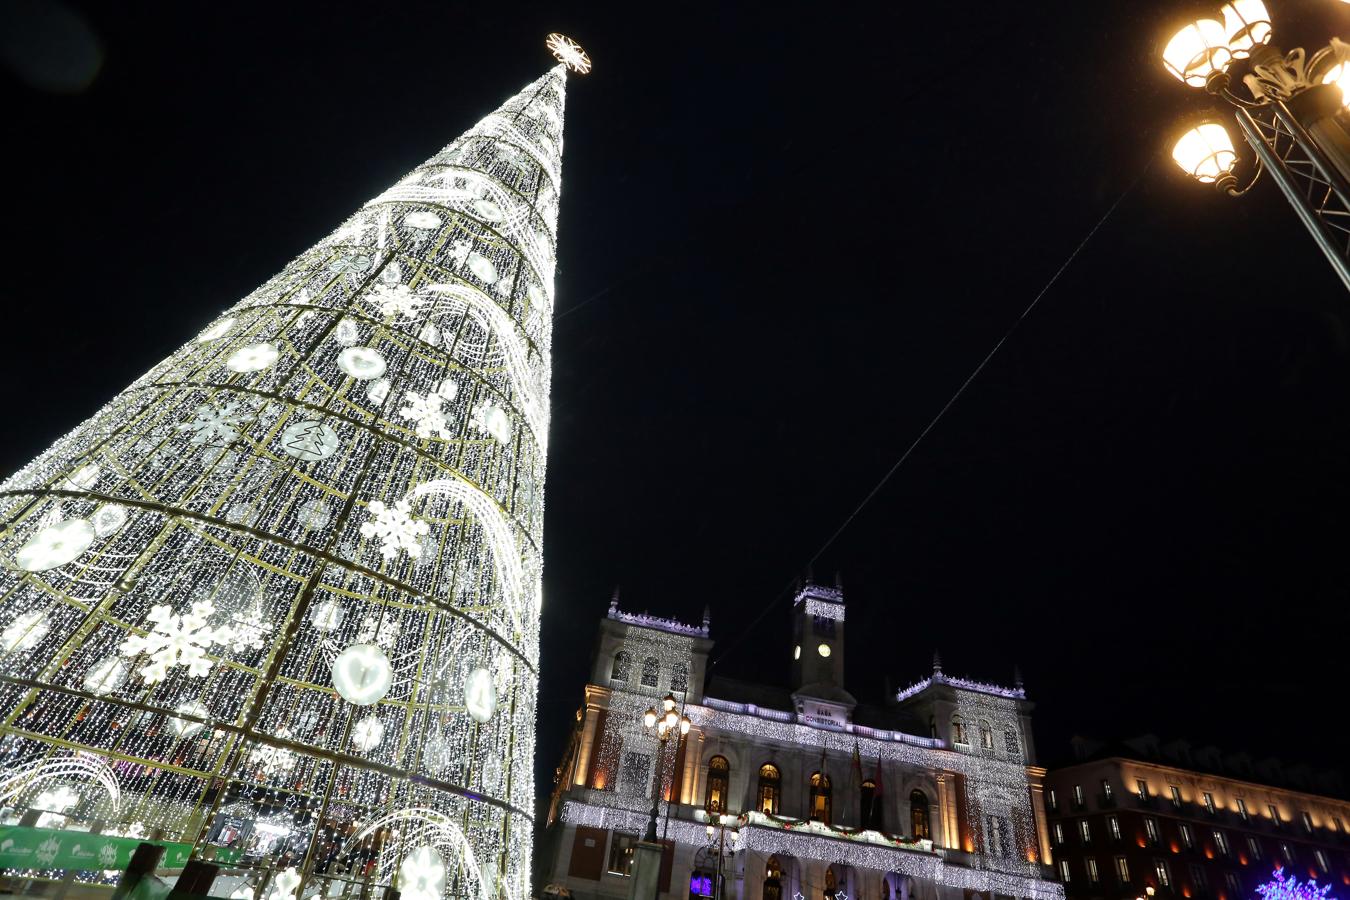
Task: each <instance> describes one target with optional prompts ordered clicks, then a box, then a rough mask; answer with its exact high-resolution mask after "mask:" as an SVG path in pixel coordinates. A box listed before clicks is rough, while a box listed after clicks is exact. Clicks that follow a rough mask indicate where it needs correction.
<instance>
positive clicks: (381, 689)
mask: <svg viewBox="0 0 1350 900" xmlns="http://www.w3.org/2000/svg"><path fill="white" fill-rule="evenodd" d="M393 683H394V669H393V667H392V666H390V665H389V657H387V656H385V655H384V651H383V650H381V649H380V648H379V647H377V646H376V645H375V644H353V645H352V646H350V647H348V648H347V649H346V650H343V651H342V652H341V653H339V654H338V656H337V659H335V660H333V687H334V689H336V690H337V692H338V694H339V695H340V696H341V697H342V699H343V700H346V701H347V702H348V703H350V704H351V705H352V706H370V705H371V704H372V703H378V702H380V700H381V699H382V698H383V697H384V695H385V694H387V693H389V688H390V686H391V685H392V684H393Z"/></svg>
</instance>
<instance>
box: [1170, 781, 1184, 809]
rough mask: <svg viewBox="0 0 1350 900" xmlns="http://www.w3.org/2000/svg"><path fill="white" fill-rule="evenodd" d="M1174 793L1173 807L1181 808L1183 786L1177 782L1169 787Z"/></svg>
mask: <svg viewBox="0 0 1350 900" xmlns="http://www.w3.org/2000/svg"><path fill="white" fill-rule="evenodd" d="M1167 790H1168V791H1170V792H1171V794H1172V808H1173V809H1181V788H1179V787H1177V786H1176V785H1175V784H1174V785H1172V786H1171V787H1169V788H1168V789H1167Z"/></svg>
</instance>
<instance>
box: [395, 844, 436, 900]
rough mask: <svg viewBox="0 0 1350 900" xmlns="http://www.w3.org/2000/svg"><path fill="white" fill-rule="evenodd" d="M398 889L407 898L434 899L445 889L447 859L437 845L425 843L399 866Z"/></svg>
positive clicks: (413, 899)
mask: <svg viewBox="0 0 1350 900" xmlns="http://www.w3.org/2000/svg"><path fill="white" fill-rule="evenodd" d="M398 889H399V891H400V892H401V893H402V895H403V896H404V897H406V898H407V900H434V898H438V897H440V896H441V894H442V893H443V892H444V891H445V860H443V859H442V858H441V854H440V853H438V852H437V851H436V848H435V847H432V846H430V845H427V844H423V845H422V846H420V847H417V848H416V849H414V850H413V851H412V852H411V853H409V854H408V855H407V856H406V857H404V859H403V862H402V863H401V864H400V865H399V867H398Z"/></svg>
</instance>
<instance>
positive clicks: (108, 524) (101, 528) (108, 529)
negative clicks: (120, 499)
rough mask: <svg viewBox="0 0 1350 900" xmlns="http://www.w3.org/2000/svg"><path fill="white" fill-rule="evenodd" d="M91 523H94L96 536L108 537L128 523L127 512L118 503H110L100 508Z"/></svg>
mask: <svg viewBox="0 0 1350 900" xmlns="http://www.w3.org/2000/svg"><path fill="white" fill-rule="evenodd" d="M89 521H90V522H92V523H93V526H94V534H96V535H97V536H99V537H107V536H108V535H110V534H112V533H113V532H115V531H117V529H119V528H121V527H122V526H123V525H125V524H126V523H127V510H126V507H124V506H118V505H117V504H116V503H108V504H105V505H103V506H100V507H99V508H98V511H97V512H95V513H94V515H93V517H92V518H91V519H90V520H89Z"/></svg>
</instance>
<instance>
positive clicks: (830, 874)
mask: <svg viewBox="0 0 1350 900" xmlns="http://www.w3.org/2000/svg"><path fill="white" fill-rule="evenodd" d="M838 894H839V876H838V875H836V874H835V871H834V866H830V867H829V868H828V869H826V870H825V900H835V897H836V896H837V895H838Z"/></svg>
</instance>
